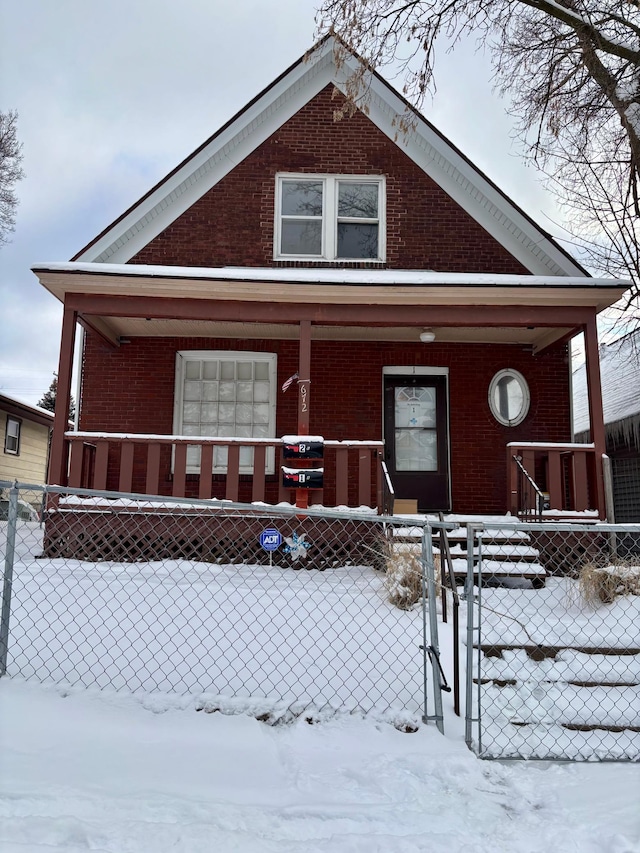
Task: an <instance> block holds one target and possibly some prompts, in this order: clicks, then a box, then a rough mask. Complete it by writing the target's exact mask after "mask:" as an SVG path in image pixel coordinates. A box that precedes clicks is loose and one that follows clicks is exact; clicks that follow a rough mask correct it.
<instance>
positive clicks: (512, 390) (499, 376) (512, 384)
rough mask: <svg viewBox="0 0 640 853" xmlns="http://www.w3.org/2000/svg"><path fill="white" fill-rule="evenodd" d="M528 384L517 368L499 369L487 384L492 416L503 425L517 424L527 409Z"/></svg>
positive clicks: (524, 416) (528, 398) (525, 414)
mask: <svg viewBox="0 0 640 853" xmlns="http://www.w3.org/2000/svg"><path fill="white" fill-rule="evenodd" d="M529 402H530V396H529V386H528V385H527V380H526V379H525V378H524V376H523V375H522V374H521V373H519V372H518V371H517V370H513V369H511V368H506V369H505V370H500V371H498V373H496V375H495V376H494V377H493V379H492V380H491V384H490V385H489V406H490V408H491V412H492V414H493V416H494V418H495V419H496V420H497V421H499V422H500V423H501V424H504V426H517V425H518V424H519V423H522V421H523V420H524V419H525V418H526V416H527V413H528V411H529Z"/></svg>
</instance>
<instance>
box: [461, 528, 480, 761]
mask: <svg viewBox="0 0 640 853" xmlns="http://www.w3.org/2000/svg"><path fill="white" fill-rule="evenodd" d="M475 535H476V531H475V530H474V528H473V527H472V526H471V525H470V524H468V525H467V579H466V581H465V588H464V594H465V597H466V599H467V669H466V673H465V675H466V678H465V688H466V690H465V692H466V696H465V712H464V741H465V743H466V744H467V746H468V747H469V749H471V744H472V742H473V723H474V722H475V718H474V716H473V711H472V708H471V706H472V703H473V639H474V637H473V635H474V631H475V628H474V624H473V622H474V604H475V599H474V595H473V581H474V570H475V560H474V553H473V549H474V546H475ZM478 571H480V569H479V568H478ZM478 623H479V620H478ZM478 628H479V624H478ZM479 646H480V639H479V638H478V647H479ZM478 654H480V649H479V648H478ZM479 689H480V685H478V690H479Z"/></svg>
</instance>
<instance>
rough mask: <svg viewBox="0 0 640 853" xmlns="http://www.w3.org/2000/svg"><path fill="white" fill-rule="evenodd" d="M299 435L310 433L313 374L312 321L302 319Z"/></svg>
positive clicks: (299, 365)
mask: <svg viewBox="0 0 640 853" xmlns="http://www.w3.org/2000/svg"><path fill="white" fill-rule="evenodd" d="M298 376H299V379H298V435H309V403H310V387H309V386H310V384H311V380H310V378H309V377H310V376H311V322H310V321H309V320H300V356H299V363H298Z"/></svg>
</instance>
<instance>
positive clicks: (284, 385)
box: [282, 373, 298, 391]
mask: <svg viewBox="0 0 640 853" xmlns="http://www.w3.org/2000/svg"><path fill="white" fill-rule="evenodd" d="M297 378H298V374H297V373H294V374H293V376H290V377H289V378H288V379H285V381H284V382H283V383H282V390H283V391H286V390H287V389H288V388H289V387H290V386H291V383H292V382H293V381H294V380H296V379H297Z"/></svg>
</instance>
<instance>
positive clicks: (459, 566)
mask: <svg viewBox="0 0 640 853" xmlns="http://www.w3.org/2000/svg"><path fill="white" fill-rule="evenodd" d="M444 520H445V521H453V522H455V523H456V524H458V525H459V526H458V527H457V528H456V529H455V530H449V531H447V539H448V542H449V552H450V554H451V558H452V565H453V572H454V575H455V579H456V583H458V584H459V585H463V584H464V583H465V580H466V577H467V568H468V553H467V525H469V524H473V523H478V522H480V521H484V522H485V523H489V522H490V523H491V524H496V525H497V526H496V527H493V528H491V531H490V536H491V541H490V542H484V543H483V544H482V581H483V584H484V585H487V586H518V585H520V584H522V585H524V586H530V587H534V588H540V587H542V586H544V584H545V579H546V576H547V571H546V569H545V568H544V566H543V565H542V563H541V562H540V560H539V557H540V555H539V552H538V549H537V548H535V547H533V546H532V545H531V543H530V539H529V536H528V534H527V533H526V532H523V531H520V530H514V529H513V525H514V523H515V522H516V519H514V518H513V517H511V516H507V517H504V516H496V517H493V516H492V517H491V518H489V517H487V516H481V517H478V516H459V515H449V516H445V518H444ZM407 521H408V522H409V523H408V525H407V527H406V528H398V529H397V530H395V531H394V541H396V542H407V543H408V542H411V541H414V542H415V541H416V540H419V539H420V538H421V536H422V528H419V527H411V526H410V517H407ZM439 539H440V535H439V533H435V532H434V555H436V556H438V557H439V556H440V551H441V549H440V542H439ZM478 556H479V550H478V548H475V549H474V565H477V562H478ZM474 580H475V581H476V582H477V580H478V575H477V573H475V577H474Z"/></svg>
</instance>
